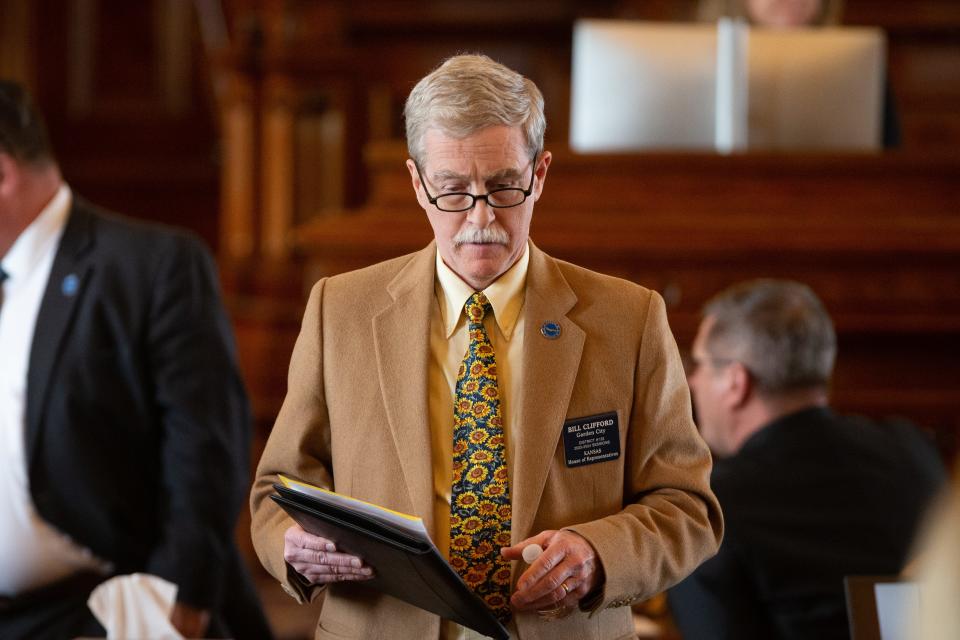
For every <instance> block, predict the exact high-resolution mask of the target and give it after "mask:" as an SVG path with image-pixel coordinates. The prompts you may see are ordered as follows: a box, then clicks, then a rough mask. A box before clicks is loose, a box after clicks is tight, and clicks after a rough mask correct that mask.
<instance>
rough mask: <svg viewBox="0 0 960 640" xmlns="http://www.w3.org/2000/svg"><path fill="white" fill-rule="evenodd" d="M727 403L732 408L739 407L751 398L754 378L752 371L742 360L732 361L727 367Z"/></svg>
mask: <svg viewBox="0 0 960 640" xmlns="http://www.w3.org/2000/svg"><path fill="white" fill-rule="evenodd" d="M726 375H727V388H726V399H727V405H728V407H729V408H731V409H739V408H741V407H743V405H745V404H746V403H747V400H749V399H750V394H751V393H753V378H752V377H751V376H750V371H749V370H747V368H746V367H745V366H743V363H742V362H731V363H730V365H729V366H728V367H727V371H726Z"/></svg>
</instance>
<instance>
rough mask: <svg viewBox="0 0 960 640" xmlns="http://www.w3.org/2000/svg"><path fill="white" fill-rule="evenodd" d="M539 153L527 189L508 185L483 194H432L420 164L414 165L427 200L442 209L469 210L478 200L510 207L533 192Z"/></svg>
mask: <svg viewBox="0 0 960 640" xmlns="http://www.w3.org/2000/svg"><path fill="white" fill-rule="evenodd" d="M537 155H538V154H534V155H533V161H532V166H531V168H530V184H529V185H528V186H527V188H526V189H521V188H519V187H506V188H504V189H494V190H493V191H488V192H487V193H485V194H483V195H474V194H472V193H461V192H455V193H441V194H440V195H438V196H431V195H430V192H429V191H427V183H426V181H425V180H424V179H423V174H422V173H420V165H419V164H418V163H416V162H414V163H413V166H415V167H416V168H417V176H418V177H419V178H420V184H421V185H423V192H424V193H425V194H427V200H429V201H430V204H432V205H433V206H435V207H436V208H437V209H439V210H440V211H446V212H449V213H457V212H460V211H469V210H470V209H473V207H474V206H476V204H477V200H483V201H484V202H486V203H487V205H488V206H491V207H493V208H494V209H509V208H510V207H515V206H517V205H518V204H522V203H523V202H524V201H525V200H526V199H527V198H529V197H530V194H531V193H533V179H534V177H535V176H536V171H537Z"/></svg>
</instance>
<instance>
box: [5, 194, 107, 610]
mask: <svg viewBox="0 0 960 640" xmlns="http://www.w3.org/2000/svg"><path fill="white" fill-rule="evenodd" d="M71 201H72V195H71V193H70V189H69V187H67V186H66V185H65V184H64V185H61V186H60V189H59V190H58V191H57V193H56V195H54V197H53V198H52V199H51V200H50V202H49V203H48V204H47V206H46V207H44V209H43V211H42V212H41V213H40V215H39V216H38V217H37V218H36V219H35V220H34V221H33V222H32V223H31V224H30V226H28V227H27V228H26V229H25V230H24V231H23V233H21V234H20V236H19V237H18V238H17V240H16V242H14V244H13V246H12V247H11V248H10V250H9V251H8V252H7V254H6V255H5V256H3V259H2V260H0V266H2V268H3V271H4V272H6V274H7V276H8V277H7V280H6V281H5V282H4V283H3V285H2V286H3V298H2V300H3V306H2V307H0V594H2V595H6V596H14V595H17V594H19V593H22V592H24V591H27V590H30V589H35V588H38V587H41V586H44V585H47V584H50V583H52V582H55V581H57V580H59V579H61V578H65V577H67V576H69V575H72V574H74V573H76V572H79V571H82V570H101V571H102V570H105V568H106V567H105V563H103V562H102V561H101V560H99V559H97V558H95V557H94V556H93V555H92V554H91V552H90V551H89V550H88V549H85V548H83V547H81V546H79V545H77V544H76V543H75V542H74V541H73V540H71V539H70V538H69V537H68V536H66V535H65V534H63V533H62V532H60V531H58V530H56V529H55V528H54V527H52V526H51V525H50V524H48V523H47V522H46V521H44V520H43V519H42V518H41V517H40V516H39V514H38V513H37V510H36V508H35V507H34V505H33V501H32V499H31V497H30V487H29V484H28V480H27V460H26V451H25V444H26V407H27V370H28V368H29V364H30V348H31V345H32V344H33V332H34V327H35V325H36V321H37V315H38V314H39V312H40V303H41V301H42V299H43V294H44V291H45V290H46V288H47V280H48V279H49V278H50V269H51V268H52V266H53V259H54V257H55V256H56V253H57V248H58V247H59V245H60V237H61V236H62V235H63V229H64V227H65V226H66V222H67V217H68V214H69V211H70V205H71ZM65 481H69V480H65Z"/></svg>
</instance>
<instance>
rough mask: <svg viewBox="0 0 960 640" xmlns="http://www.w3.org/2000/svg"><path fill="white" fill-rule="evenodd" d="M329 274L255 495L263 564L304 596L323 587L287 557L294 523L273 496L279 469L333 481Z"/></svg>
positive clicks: (307, 325) (317, 295)
mask: <svg viewBox="0 0 960 640" xmlns="http://www.w3.org/2000/svg"><path fill="white" fill-rule="evenodd" d="M324 283H325V280H320V281H319V282H318V283H317V284H316V285H314V287H313V290H312V291H311V293H310V299H309V301H308V302H307V308H306V312H305V313H304V316H303V325H302V327H301V329H300V335H299V336H298V338H297V342H296V345H295V346H294V348H293V355H292V356H291V358H290V370H289V376H288V379H287V395H286V397H285V398H284V401H283V405H282V406H281V408H280V413H279V414H278V415H277V421H276V423H275V424H274V426H273V430H272V431H271V432H270V437H269V439H268V440H267V444H266V447H265V448H264V451H263V456H262V457H261V458H260V463H259V465H258V466H257V472H256V476H255V478H254V482H253V491H252V492H251V496H250V511H251V515H252V524H251V528H252V536H253V546H254V548H255V549H256V552H257V555H258V556H259V558H260V562H261V563H263V566H264V567H265V568H266V569H267V571H269V572H270V574H271V575H273V577H274V578H276V579H277V580H279V581H280V584H281V585H282V586H283V589H284V591H286V592H287V593H288V594H290V595H291V596H293V597H294V598H296V600H297V601H298V602H301V603H303V602H306V601H309V600H312V599H313V598H314V597H316V595H317V594H318V593H319V592H320V590H321V587H318V586H310V585H309V584H308V583H307V582H306V581H305V580H304V579H303V578H301V577H300V576H299V574H297V572H296V571H294V569H293V568H292V567H291V566H290V565H288V564H287V563H286V561H285V560H284V558H283V546H284V532H285V531H286V530H287V529H288V528H289V527H290V526H291V525H293V520H291V519H290V518H289V517H288V516H287V515H286V513H285V512H284V511H283V510H282V509H280V507H278V506H277V505H276V503H274V502H273V500H270V497H269V496H270V494H271V493H273V484H274V483H276V482H278V477H277V476H278V474H279V473H283V474H284V475H288V476H293V477H295V478H301V479H305V480H308V481H309V482H311V483H313V484H318V485H321V486H325V487H330V488H332V487H333V477H332V473H331V470H332V468H333V467H332V461H331V455H330V427H329V419H328V417H327V403H326V398H325V395H324V385H323V364H324V363H323V348H322V345H323V330H322V321H321V318H322V309H321V306H322V300H323V289H324Z"/></svg>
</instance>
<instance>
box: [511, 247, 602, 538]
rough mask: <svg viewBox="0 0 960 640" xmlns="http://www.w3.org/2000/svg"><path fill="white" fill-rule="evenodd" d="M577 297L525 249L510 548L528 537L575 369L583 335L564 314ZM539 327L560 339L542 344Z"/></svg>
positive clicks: (542, 257) (551, 267)
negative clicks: (548, 325)
mask: <svg viewBox="0 0 960 640" xmlns="http://www.w3.org/2000/svg"><path fill="white" fill-rule="evenodd" d="M576 301H577V296H576V294H575V293H574V292H573V290H572V289H571V288H570V285H568V284H567V281H566V280H565V279H564V277H563V275H562V274H561V273H560V269H559V268H558V267H557V265H556V263H555V261H554V260H553V258H550V257H549V256H547V255H546V254H545V253H543V252H542V251H540V250H539V249H537V248H536V247H535V246H534V245H533V242H531V243H530V266H529V270H528V272H527V291H526V299H525V301H524V311H523V313H524V326H525V331H526V334H525V335H524V341H523V368H522V369H521V371H522V373H521V375H522V384H521V389H522V391H521V395H520V398H519V399H518V402H519V406H518V409H519V410H518V415H519V424H515V425H511V429H512V430H513V434H514V435H513V441H514V448H515V454H514V465H513V476H514V477H513V478H512V479H511V492H512V494H513V500H512V502H513V526H512V531H511V534H512V535H511V537H512V539H513V543H514V544H516V543H517V542H519V541H520V540H522V539H524V538H526V537H528V536H529V535H530V534H531V533H533V532H531V531H530V527H531V526H532V525H533V521H534V517H535V516H536V513H537V505H539V503H540V496H541V495H542V493H543V487H544V483H545V481H546V478H547V472H548V471H549V469H550V464H551V463H552V462H553V458H554V451H555V449H556V445H557V442H558V441H559V439H560V435H561V431H562V428H563V421H564V419H565V417H566V415H567V407H568V406H569V404H570V397H571V395H572V393H573V384H574V381H575V380H576V377H577V371H578V369H579V367H580V356H581V354H582V353H583V343H584V339H585V337H586V334H585V333H584V332H583V330H582V329H581V328H580V327H579V326H577V325H576V324H575V323H574V322H573V321H572V320H570V319H569V318H567V313H568V312H569V311H570V309H571V308H573V305H574V304H575V303H576ZM545 322H555V323H557V324H558V325H560V336H559V337H558V338H556V339H552V340H551V339H547V338H545V337H544V336H543V335H541V333H540V327H541V326H542V325H543V323H545Z"/></svg>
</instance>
